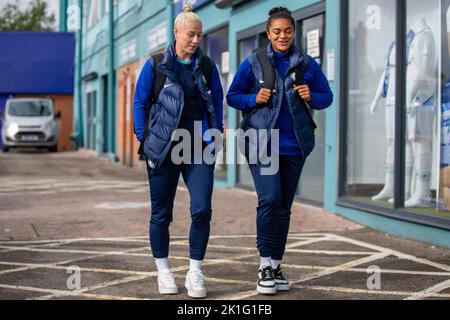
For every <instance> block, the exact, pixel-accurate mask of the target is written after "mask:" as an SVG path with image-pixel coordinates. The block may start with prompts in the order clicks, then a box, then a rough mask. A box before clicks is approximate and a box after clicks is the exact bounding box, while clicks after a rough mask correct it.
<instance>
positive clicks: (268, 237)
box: [250, 155, 304, 260]
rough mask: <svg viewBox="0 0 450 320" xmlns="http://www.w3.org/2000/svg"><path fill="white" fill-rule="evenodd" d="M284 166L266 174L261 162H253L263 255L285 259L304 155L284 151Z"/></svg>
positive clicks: (252, 171) (259, 243)
mask: <svg viewBox="0 0 450 320" xmlns="http://www.w3.org/2000/svg"><path fill="white" fill-rule="evenodd" d="M279 164H280V168H279V170H278V172H277V173H276V174H275V175H262V174H261V168H262V166H261V165H250V170H251V173H252V177H253V181H254V183H255V187H256V192H257V194H258V208H257V215H256V229H257V239H256V242H257V247H258V250H259V253H260V256H261V257H271V258H272V259H273V260H282V258H283V255H284V251H285V247H286V241H287V236H288V233H289V225H290V219H291V207H292V203H293V202H294V198H295V192H296V190H297V185H298V182H299V180H300V176H301V173H302V170H303V165H304V158H303V156H301V155H298V156H297V155H295V156H283V155H280V162H279Z"/></svg>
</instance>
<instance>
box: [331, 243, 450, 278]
mask: <svg viewBox="0 0 450 320" xmlns="http://www.w3.org/2000/svg"><path fill="white" fill-rule="evenodd" d="M334 238H335V239H338V240H341V241H345V242H348V243H352V244H355V245H358V246H361V247H366V248H369V249H373V250H378V251H383V252H386V253H389V254H390V255H393V256H396V257H398V258H400V259H406V260H410V261H413V262H417V263H420V264H424V265H428V266H431V267H435V268H437V269H441V270H445V271H449V272H450V266H449V265H446V264H442V263H438V262H433V261H430V260H427V259H423V258H417V257H415V256H413V255H410V254H405V253H402V252H399V251H396V250H392V249H388V248H383V247H380V246H376V245H372V244H368V243H366V242H362V241H358V240H353V239H350V238H345V237H342V236H337V235H334Z"/></svg>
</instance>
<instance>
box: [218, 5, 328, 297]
mask: <svg viewBox="0 0 450 320" xmlns="http://www.w3.org/2000/svg"><path fill="white" fill-rule="evenodd" d="M267 37H268V38H269V40H270V43H269V44H268V46H267V48H263V49H262V50H261V49H260V50H258V51H257V52H255V53H253V54H252V55H250V56H249V57H248V58H247V59H246V60H244V62H243V63H242V64H241V65H240V67H239V69H238V71H237V73H236V76H235V77H234V80H233V83H232V85H231V87H230V89H229V91H228V94H227V101H228V104H229V105H230V106H231V107H233V108H236V109H238V110H240V111H242V112H243V114H244V120H243V121H242V124H241V129H243V130H244V131H245V130H269V134H270V132H271V131H272V130H278V133H279V141H278V146H279V148H278V151H279V154H277V155H276V156H278V157H279V168H278V170H277V172H276V173H275V174H273V175H267V174H265V172H264V170H262V169H264V167H265V165H264V164H262V163H261V162H259V161H258V162H257V163H256V164H253V163H250V161H249V166H250V170H251V173H252V177H253V181H254V183H255V187H256V191H257V194H258V208H257V247H258V250H259V253H260V267H259V270H258V277H257V290H258V292H259V293H262V294H275V293H276V292H277V291H287V290H289V282H288V280H287V279H286V278H285V277H284V276H283V273H282V271H281V262H282V258H283V255H284V252H285V247H286V241H287V236H288V232H289V224H290V215H291V207H292V203H293V201H294V197H295V192H296V189H297V185H298V182H299V180H300V175H301V172H302V169H303V165H304V163H305V160H306V158H307V157H308V155H309V154H310V153H311V152H312V150H313V149H314V143H315V142H314V140H315V138H314V129H315V124H314V121H313V119H312V117H311V115H310V113H309V112H310V111H309V108H310V107H311V108H313V109H316V110H322V109H325V108H328V107H329V106H330V105H331V104H332V102H333V93H332V92H331V90H330V87H329V85H328V80H327V79H326V77H325V75H324V74H323V72H322V69H321V67H320V65H319V64H318V63H317V62H316V61H315V60H313V59H312V58H310V57H309V56H307V55H306V54H304V53H303V52H301V51H300V50H299V49H298V48H297V47H296V46H295V44H294V40H295V20H294V18H293V17H292V15H291V12H290V11H289V10H288V9H286V8H283V7H277V8H273V9H272V10H270V12H269V19H268V21H267ZM268 66H269V67H270V68H272V69H273V72H272V73H273V81H272V82H273V84H272V86H270V82H271V81H269V79H267V78H266V77H267V72H265V71H267V68H268ZM272 151H274V150H272ZM271 156H272V157H273V156H274V152H272V155H271ZM246 157H247V160H249V157H248V154H246Z"/></svg>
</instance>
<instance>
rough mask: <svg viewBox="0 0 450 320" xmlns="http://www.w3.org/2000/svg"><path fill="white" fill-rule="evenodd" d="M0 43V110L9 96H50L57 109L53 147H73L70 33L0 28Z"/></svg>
mask: <svg viewBox="0 0 450 320" xmlns="http://www.w3.org/2000/svg"><path fill="white" fill-rule="evenodd" d="M0 46H1V48H5V49H6V50H0V68H1V72H0V113H1V112H3V111H4V108H5V105H6V101H7V100H8V98H10V97H15V98H50V99H51V100H52V101H53V104H54V107H55V112H60V113H61V118H60V119H58V122H57V123H58V137H57V141H58V142H57V149H58V150H59V151H68V150H73V149H74V143H73V141H72V139H71V134H72V132H73V126H72V125H73V114H74V113H73V90H74V85H73V84H74V72H73V67H74V52H75V37H74V35H73V34H72V33H55V32H28V31H21V32H19V31H0ZM1 126H2V121H1V120H0V129H1ZM1 144H2V139H0V147H1Z"/></svg>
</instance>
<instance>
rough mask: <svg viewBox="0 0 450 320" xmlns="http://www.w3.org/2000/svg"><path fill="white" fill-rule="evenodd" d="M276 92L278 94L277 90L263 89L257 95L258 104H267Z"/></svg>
mask: <svg viewBox="0 0 450 320" xmlns="http://www.w3.org/2000/svg"><path fill="white" fill-rule="evenodd" d="M275 92H276V90H275V89H274V90H272V91H270V89H265V88H262V89H261V90H259V92H258V94H257V95H256V104H257V105H261V104H267V103H268V102H269V100H270V97H271V96H272V94H273V93H275Z"/></svg>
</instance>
